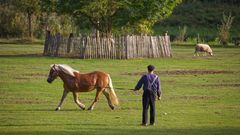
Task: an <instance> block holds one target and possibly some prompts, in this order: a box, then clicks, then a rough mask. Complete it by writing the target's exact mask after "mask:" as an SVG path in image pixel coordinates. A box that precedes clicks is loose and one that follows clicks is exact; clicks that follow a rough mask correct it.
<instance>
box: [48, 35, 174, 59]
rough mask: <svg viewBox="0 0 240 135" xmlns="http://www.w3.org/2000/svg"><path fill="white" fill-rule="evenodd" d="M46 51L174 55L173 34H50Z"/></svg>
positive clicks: (124, 56)
mask: <svg viewBox="0 0 240 135" xmlns="http://www.w3.org/2000/svg"><path fill="white" fill-rule="evenodd" d="M43 54H44V55H46V56H63V57H65V56H66V57H79V58H83V59H96V58H97V59H99V58H100V59H133V58H159V57H172V53H171V44H170V39H169V36H116V37H114V38H112V39H107V38H99V39H97V38H93V37H90V36H81V37H69V38H62V37H61V36H60V35H55V36H52V35H50V33H48V34H47V36H46V40H45V46H44V52H43Z"/></svg>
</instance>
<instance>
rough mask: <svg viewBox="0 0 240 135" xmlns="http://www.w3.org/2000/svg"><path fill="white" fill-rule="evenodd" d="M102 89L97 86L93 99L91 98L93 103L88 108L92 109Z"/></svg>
mask: <svg viewBox="0 0 240 135" xmlns="http://www.w3.org/2000/svg"><path fill="white" fill-rule="evenodd" d="M102 91H103V89H102V88H97V93H96V96H95V99H94V100H93V103H92V104H91V105H90V107H89V108H88V110H93V109H94V107H95V105H96V103H97V101H98V100H99V96H100V94H101V92H102Z"/></svg>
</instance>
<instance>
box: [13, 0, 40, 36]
mask: <svg viewBox="0 0 240 135" xmlns="http://www.w3.org/2000/svg"><path fill="white" fill-rule="evenodd" d="M12 2H13V5H14V6H16V9H18V10H19V11H21V12H23V13H25V14H27V17H26V18H28V32H29V35H28V36H29V37H30V38H33V31H34V28H33V26H34V25H32V22H33V15H36V16H37V15H38V14H39V12H40V5H39V3H40V0H12Z"/></svg>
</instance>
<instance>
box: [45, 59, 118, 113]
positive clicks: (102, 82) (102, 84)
mask: <svg viewBox="0 0 240 135" xmlns="http://www.w3.org/2000/svg"><path fill="white" fill-rule="evenodd" d="M58 76H59V77H60V78H61V79H62V81H63V83H64V84H63V87H64V91H63V95H62V98H61V100H60V103H59V105H58V107H57V108H56V111H58V110H60V109H61V106H62V104H63V101H64V99H65V98H66V96H67V94H68V93H69V92H72V93H73V97H74V101H75V103H76V104H77V105H78V106H79V107H80V108H81V109H83V110H85V105H84V104H83V103H81V102H80V101H79V99H78V94H77V93H78V92H89V91H92V90H94V89H96V90H97V92H96V97H95V99H94V101H93V103H92V104H91V106H90V107H89V108H88V110H93V108H94V106H95V104H96V103H97V101H98V100H99V96H100V95H101V93H103V94H104V95H105V96H106V98H107V100H108V105H109V106H110V108H111V109H114V106H116V105H118V99H117V96H116V94H115V92H114V89H113V85H112V80H111V78H110V76H109V74H106V73H104V72H100V71H94V72H91V73H88V74H80V73H79V71H77V70H74V69H72V68H71V67H70V66H68V65H64V64H53V65H51V69H50V71H49V75H48V79H47V81H48V83H51V82H52V81H54V80H55V79H56V78H57V77H58Z"/></svg>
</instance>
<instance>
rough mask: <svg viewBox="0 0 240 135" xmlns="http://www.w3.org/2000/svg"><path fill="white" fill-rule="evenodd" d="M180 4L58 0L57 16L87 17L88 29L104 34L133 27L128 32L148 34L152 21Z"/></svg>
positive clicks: (162, 0)
mask: <svg viewBox="0 0 240 135" xmlns="http://www.w3.org/2000/svg"><path fill="white" fill-rule="evenodd" d="M180 2H181V0H171V1H169V0H151V1H147V0H146V1H145V0H144V1H142V0H134V1H126V0H118V1H115V0H102V1H98V0H93V1H88V0H85V1H84V0H83V1H78V2H77V1H74V0H70V1H68V3H66V0H60V1H59V2H58V9H59V12H60V13H68V14H73V15H74V17H78V18H81V17H85V18H87V19H88V20H89V21H88V22H87V23H90V26H92V27H93V28H96V29H98V30H99V31H100V32H102V33H105V34H107V35H108V34H110V33H111V32H112V29H113V27H114V29H115V30H117V29H119V30H121V29H125V28H127V29H129V28H133V29H134V30H131V31H136V32H139V33H148V32H151V27H152V26H153V24H154V23H155V22H156V21H158V20H162V19H164V18H166V17H167V16H169V15H170V14H171V12H172V10H173V8H174V7H175V6H176V5H177V4H178V3H180ZM78 25H81V24H78Z"/></svg>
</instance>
